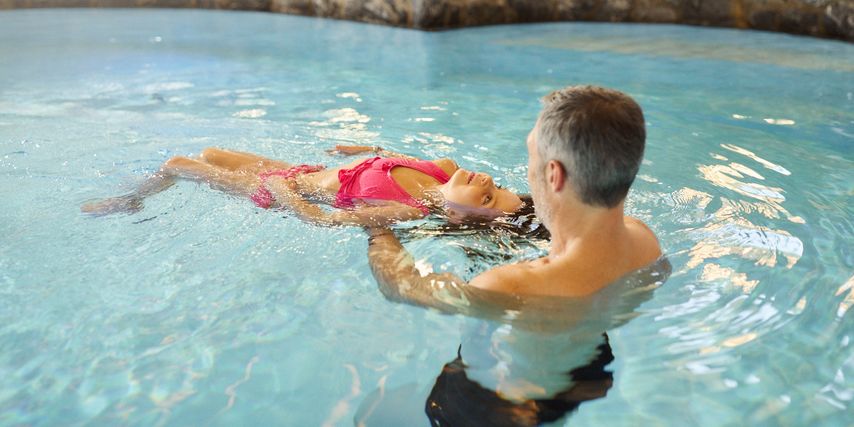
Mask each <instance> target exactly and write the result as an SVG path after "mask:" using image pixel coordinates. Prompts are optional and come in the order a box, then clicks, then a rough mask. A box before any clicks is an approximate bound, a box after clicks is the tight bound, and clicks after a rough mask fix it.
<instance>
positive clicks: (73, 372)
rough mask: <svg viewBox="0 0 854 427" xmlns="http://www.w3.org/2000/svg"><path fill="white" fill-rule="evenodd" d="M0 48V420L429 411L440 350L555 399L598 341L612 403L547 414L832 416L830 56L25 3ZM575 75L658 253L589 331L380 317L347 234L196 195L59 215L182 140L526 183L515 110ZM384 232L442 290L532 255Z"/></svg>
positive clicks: (696, 32)
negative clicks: (659, 260)
mask: <svg viewBox="0 0 854 427" xmlns="http://www.w3.org/2000/svg"><path fill="white" fill-rule="evenodd" d="M0 60H2V64H3V65H2V67H0V184H2V185H0V198H2V203H1V204H0V218H2V221H0V235H2V236H3V237H2V240H0V425H3V426H13V425H174V426H184V425H249V424H252V425H286V426H310V425H334V426H337V425H353V424H354V422H355V420H357V419H361V420H365V421H366V422H368V425H401V424H400V420H407V421H406V422H405V424H403V425H413V426H419V425H428V421H427V417H426V416H425V415H424V407H425V401H426V399H428V394H430V391H431V387H432V386H433V384H434V383H435V382H436V381H437V378H438V377H439V375H440V373H441V372H442V369H443V366H445V364H447V363H449V362H451V361H452V360H454V359H455V358H456V357H457V351H458V348H460V346H461V345H462V348H461V349H460V353H461V354H462V356H463V357H464V359H465V360H466V362H467V363H469V364H470V365H471V366H470V372H469V374H470V376H471V377H472V378H473V379H475V380H477V381H481V382H482V383H484V385H485V386H486V387H496V384H494V381H493V383H490V381H492V380H490V379H489V378H496V377H501V376H502V375H504V377H505V378H511V379H513V380H517V381H516V382H515V383H514V384H515V385H516V387H509V386H507V385H506V384H504V385H502V387H504V388H503V389H502V390H504V392H505V395H507V396H509V397H512V395H513V393H514V392H518V393H522V394H524V392H526V391H527V392H528V393H533V394H536V393H538V392H539V389H538V388H537V387H540V388H542V389H543V390H556V389H559V387H561V386H562V385H561V384H552V382H560V381H559V380H558V379H556V378H557V377H556V375H557V374H555V372H566V371H569V370H571V369H573V368H576V367H580V366H584V365H585V364H586V363H588V362H589V361H590V360H591V358H592V355H593V354H594V349H595V348H596V347H597V346H601V345H602V344H603V338H601V336H599V335H598V333H601V332H602V331H603V329H606V330H607V334H608V337H609V342H610V351H611V352H612V354H613V361H612V362H610V364H608V365H607V367H606V369H607V370H608V371H610V372H612V378H613V383H612V384H611V385H610V387H606V389H605V390H604V391H605V392H607V396H606V397H601V398H598V399H593V400H590V401H586V402H584V403H582V404H581V405H580V406H579V407H578V408H577V410H575V411H573V412H571V413H569V414H568V415H567V416H566V417H564V418H563V419H561V420H559V421H557V422H556V424H557V425H564V424H569V425H609V426H612V425H613V426H635V425H664V426H670V425H672V426H683V425H700V426H716V425H745V424H746V425H810V426H813V425H845V424H848V423H850V421H851V415H850V414H851V411H852V407H854V402H852V399H854V352H852V344H851V343H850V339H851V336H852V334H854V318H852V316H854V314H852V312H854V310H851V309H850V307H851V305H852V304H854V253H852V250H851V249H852V246H854V245H853V244H854V221H852V218H854V204H852V196H854V156H852V152H854V148H852V147H854V46H852V45H850V44H845V43H842V42H834V41H826V40H815V39H807V38H799V37H792V36H787V35H780V34H769V33H761V32H742V31H735V30H717V29H701V28H683V27H677V26H641V25H638V26H626V25H602V24H544V25H525V26H507V27H487V28H474V29H467V30H460V31H453V32H445V33H421V32H414V31H407V30H400V29H393V28H384V27H376V26H368V25H362V24H355V23H349V22H338V21H325V20H316V19H307V18H298V17H289V16H283V15H272V14H255V13H226V12H212V11H176V10H64V11H56V10H33V11H7V12H0ZM578 83H594V84H601V85H605V86H610V87H614V88H617V89H620V90H623V91H625V92H627V93H629V94H631V95H632V96H634V97H635V98H636V99H637V100H638V102H639V103H640V104H641V105H642V106H643V108H644V110H645V112H646V117H647V120H648V126H649V127H648V133H649V138H648V148H647V154H646V160H645V163H644V166H643V167H642V169H641V172H640V176H639V178H638V180H637V183H636V185H635V187H634V189H633V191H632V193H631V194H630V197H629V201H628V211H629V212H630V214H632V215H635V216H637V217H639V218H641V219H643V220H644V221H646V222H647V223H648V224H649V225H650V226H651V227H652V228H653V229H654V230H656V232H657V233H658V235H659V237H660V239H661V242H662V245H663V247H664V248H665V250H666V252H667V254H668V257H669V259H670V262H671V263H672V266H673V273H672V275H671V277H670V279H669V280H668V281H667V283H666V284H665V285H664V286H662V287H660V288H659V289H657V290H655V291H654V295H652V296H651V297H650V296H649V295H647V296H646V297H645V298H642V301H638V302H637V303H636V304H630V305H628V306H627V308H623V309H622V311H620V310H617V311H616V312H614V313H611V314H609V315H608V316H610V317H608V318H607V319H605V320H609V321H611V320H613V322H609V326H607V327H600V329H598V330H597V329H596V327H592V328H591V327H589V326H588V327H587V328H586V330H584V331H575V330H570V331H566V332H563V333H561V334H537V333H528V332H525V331H524V330H517V329H518V328H514V326H513V325H512V324H511V325H507V324H502V323H495V322H488V321H481V320H476V319H469V318H466V317H463V316H448V315H443V314H439V313H436V312H432V311H428V310H424V309H419V308H415V307H410V306H405V305H399V304H395V303H392V302H389V301H387V300H385V299H384V298H383V296H382V294H381V293H380V292H379V291H378V290H377V286H376V283H375V282H374V280H373V278H372V277H371V274H370V271H369V269H368V265H367V259H366V254H365V249H366V239H365V236H364V234H363V233H362V232H361V231H360V230H358V229H354V228H337V229H330V228H318V227H314V226H311V225H307V224H303V223H301V222H299V221H298V220H296V219H294V218H292V217H290V216H289V215H287V213H282V212H272V211H262V210H259V209H257V208H255V207H254V206H253V205H252V204H251V203H249V202H246V201H243V200H238V199H235V198H233V197H230V196H227V195H223V194H221V193H218V192H215V191H213V190H211V189H209V188H207V187H205V186H198V185H195V184H191V183H182V184H179V185H177V186H176V187H175V188H172V189H170V190H169V191H167V192H164V193H162V194H159V195H157V196H155V197H152V198H150V199H149V200H147V201H146V207H145V209H144V210H142V211H141V212H139V213H136V214H134V215H120V216H111V217H102V218H91V217H86V216H84V215H82V214H80V212H79V206H80V204H81V203H83V202H84V201H86V200H89V199H93V198H99V197H104V196H109V195H115V194H119V193H122V192H124V191H127V190H128V189H130V188H132V187H133V185H134V184H136V183H138V182H140V181H141V179H142V178H143V177H144V176H145V175H146V174H148V173H151V172H153V171H155V170H156V169H157V168H158V167H159V165H160V163H161V162H163V161H164V160H165V159H167V158H168V157H169V156H172V155H185V154H192V153H198V152H199V151H200V150H201V149H202V148H204V147H206V146H221V147H226V148H232V149H236V150H244V151H252V152H257V153H261V154H264V155H268V156H271V157H277V158H281V159H286V160H291V161H294V162H317V161H328V162H334V161H335V160H334V159H331V158H329V157H327V156H326V154H325V153H324V149H326V148H329V147H330V146H332V145H334V144H336V143H370V144H379V145H383V146H386V147H388V148H391V149H395V150H397V151H403V152H407V153H410V154H414V155H419V156H423V157H444V156H447V157H453V158H455V159H457V160H458V161H459V162H460V164H461V165H463V166H465V167H469V168H475V169H480V170H484V171H488V172H491V173H492V174H494V175H495V176H497V177H499V178H500V179H499V181H500V182H502V183H503V184H505V185H506V186H508V187H510V188H513V189H516V190H518V191H523V192H525V191H527V184H526V182H525V173H526V171H525V165H526V159H525V148H524V137H525V135H526V133H527V131H528V130H529V128H530V127H531V125H532V124H533V122H534V120H535V117H536V114H537V112H538V110H539V103H538V98H539V97H540V96H542V95H544V94H545V93H547V92H549V91H550V90H552V89H555V88H559V87H562V86H565V85H569V84H578ZM407 227H409V228H411V227H417V228H415V229H414V230H410V231H402V233H404V234H405V235H406V236H407V246H408V247H409V249H410V250H411V251H412V252H413V253H414V255H415V257H416V259H417V260H418V261H419V264H420V265H423V266H432V268H434V269H435V270H444V269H449V270H453V271H457V272H461V273H462V274H464V275H466V277H470V276H471V275H473V274H475V273H476V272H477V271H481V270H483V269H485V268H487V266H488V264H489V263H491V262H498V260H501V259H507V260H519V259H523V258H526V257H531V256H535V255H537V254H538V253H540V252H541V251H542V249H543V247H544V246H543V242H538V241H532V242H524V241H519V240H518V239H516V240H513V239H509V240H508V238H505V237H506V236H505V237H501V236H499V237H490V236H483V235H474V236H471V235H467V234H464V233H456V234H453V235H449V236H432V234H431V232H430V231H429V230H430V223H429V222H427V223H415V224H408V225H406V226H404V228H407ZM419 230H421V231H419ZM424 230H427V231H424ZM465 248H469V249H468V250H469V253H472V252H471V248H475V249H476V252H477V253H478V254H479V255H478V256H467V255H466V252H465V251H464V249H465ZM583 309H584V307H583V306H579V310H582V311H583ZM591 311H593V310H591ZM591 316H592V314H591ZM496 355H499V356H501V358H502V360H503V361H504V362H503V364H496V365H494V366H493V365H490V363H492V362H494V358H495V357H498V356H496ZM491 361H492V362H491ZM490 376H491V377H490ZM525 379H528V380H529V381H528V383H525V382H524V381H522V380H525ZM526 385H527V388H526V387H525V386H526ZM519 390H522V391H519ZM601 392H602V390H600V394H601ZM594 394H596V393H594ZM455 398H456V399H458V400H460V402H461V403H460V404H461V405H466V404H467V403H465V402H464V398H465V396H456V397H455ZM475 406H476V405H472V406H471V407H475Z"/></svg>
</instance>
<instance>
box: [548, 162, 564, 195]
mask: <svg viewBox="0 0 854 427" xmlns="http://www.w3.org/2000/svg"><path fill="white" fill-rule="evenodd" d="M546 180H547V181H548V183H549V186H550V187H551V188H552V191H554V192H555V193H559V192H560V191H561V190H563V186H564V185H565V184H566V169H564V168H563V165H562V164H561V163H560V162H559V161H557V160H549V163H548V165H546Z"/></svg>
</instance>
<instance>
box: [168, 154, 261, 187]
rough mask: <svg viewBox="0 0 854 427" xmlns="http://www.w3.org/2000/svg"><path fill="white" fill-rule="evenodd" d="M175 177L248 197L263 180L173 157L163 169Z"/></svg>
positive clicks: (199, 162)
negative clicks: (203, 183)
mask: <svg viewBox="0 0 854 427" xmlns="http://www.w3.org/2000/svg"><path fill="white" fill-rule="evenodd" d="M161 173H165V174H168V175H171V176H174V177H178V178H183V179H190V180H193V181H199V182H205V183H208V184H210V186H211V187H212V188H215V189H217V190H220V191H225V192H228V193H232V194H236V195H240V196H248V195H251V194H252V193H254V192H255V190H256V189H257V188H258V186H259V185H261V179H260V178H259V177H258V175H257V174H252V173H245V172H243V171H234V170H229V169H227V168H223V167H220V166H216V165H213V164H210V163H207V162H204V161H201V160H195V159H190V158H187V157H173V158H171V159H169V161H167V162H166V163H165V164H164V165H163V168H162V169H161Z"/></svg>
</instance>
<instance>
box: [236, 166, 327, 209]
mask: <svg viewBox="0 0 854 427" xmlns="http://www.w3.org/2000/svg"><path fill="white" fill-rule="evenodd" d="M323 169H326V167H325V166H323V165H299V166H294V167H290V168H287V169H279V170H274V171H270V172H261V173H259V174H258V177H259V178H261V185H259V186H258V189H257V190H255V192H254V193H252V195H251V196H249V198H250V199H252V201H253V202H254V203H255V205H256V206H258V207H259V208H264V209H270V207H271V206H273V202H275V201H276V198H275V197H273V193H271V192H270V190H268V189H267V187H266V186H265V185H264V184H265V183H266V182H267V178H269V177H271V176H280V177H282V178H285V179H291V178H296V177H297V176H299V175H302V174H304V173H312V172H318V171H322V170H323Z"/></svg>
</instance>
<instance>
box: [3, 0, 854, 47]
mask: <svg viewBox="0 0 854 427" xmlns="http://www.w3.org/2000/svg"><path fill="white" fill-rule="evenodd" d="M47 7H116V8H128V7H153V8H201V9H225V10H252V11H266V12H277V13H286V14H293V15H303V16H316V17H322V18H333V19H343V20H351V21H359V22H367V23H372V24H380V25H389V26H394V27H403V28H412V29H418V30H446V29H455V28H464V27H472V26H481V25H495V24H514V23H532V22H578V21H584V22H634V23H667V24H685V25H698V26H710V27H729V28H741V29H753V30H764V31H775V32H782V33H789V34H797V35H806V36H813V37H820V38H833V39H840V40H845V41H848V42H854V1H851V0H599V1H597V0H0V10H2V9H27V8H47Z"/></svg>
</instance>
